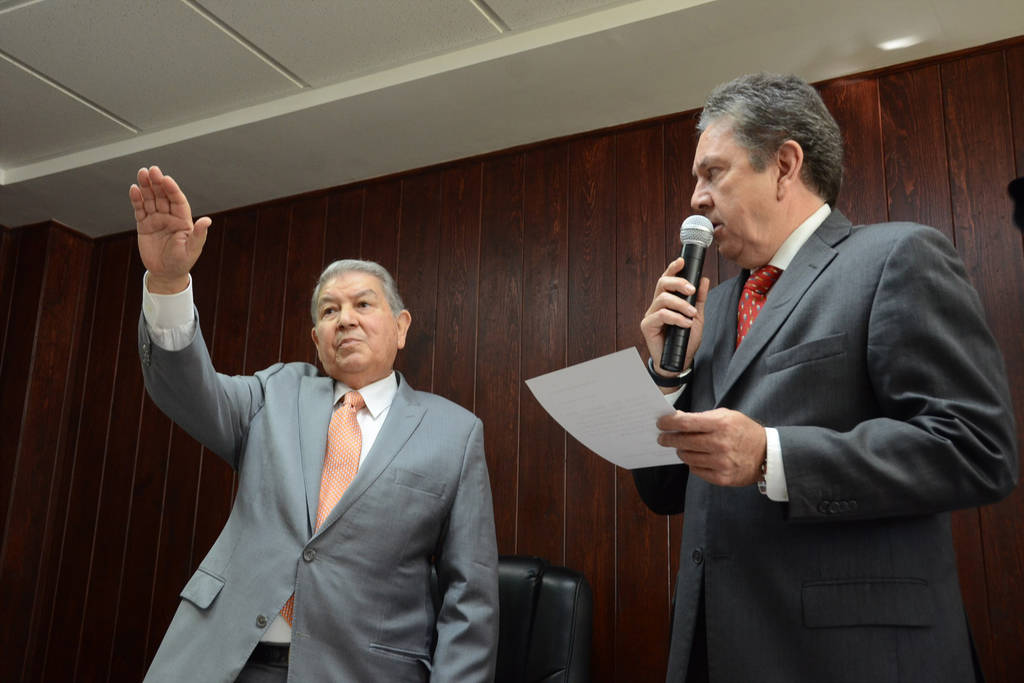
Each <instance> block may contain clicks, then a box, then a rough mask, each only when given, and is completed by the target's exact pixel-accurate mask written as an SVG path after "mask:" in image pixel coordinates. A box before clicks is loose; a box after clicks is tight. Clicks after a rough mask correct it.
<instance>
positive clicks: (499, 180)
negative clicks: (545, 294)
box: [476, 154, 523, 554]
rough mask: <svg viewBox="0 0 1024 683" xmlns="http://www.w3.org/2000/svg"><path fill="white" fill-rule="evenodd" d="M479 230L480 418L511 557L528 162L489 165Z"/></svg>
mask: <svg viewBox="0 0 1024 683" xmlns="http://www.w3.org/2000/svg"><path fill="white" fill-rule="evenodd" d="M480 223H481V237H480V239H481V246H480V285H479V289H478V303H477V310H478V311H479V313H478V332H477V358H476V414H477V416H478V417H479V418H480V419H481V420H482V421H483V423H484V447H485V450H486V452H487V469H488V471H489V473H490V477H491V495H492V496H493V499H494V524H495V529H496V531H497V535H498V552H499V553H501V554H511V553H514V552H515V550H516V498H517V493H518V492H517V476H516V472H517V471H518V467H519V404H520V400H521V398H520V393H521V387H522V380H523V376H522V371H521V364H520V363H521V349H522V329H523V328H522V314H523V155H521V154H515V155H511V156H503V157H497V158H492V159H489V160H487V161H485V162H484V164H483V182H482V194H481V210H480Z"/></svg>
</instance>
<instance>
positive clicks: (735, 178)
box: [634, 74, 1018, 683]
mask: <svg viewBox="0 0 1024 683" xmlns="http://www.w3.org/2000/svg"><path fill="white" fill-rule="evenodd" d="M698 128H699V130H700V139H699V141H698V144H697V151H696V154H695V158H694V165H693V172H694V175H695V176H696V178H697V185H696V189H695V191H694V194H693V197H692V205H693V208H694V209H695V210H697V211H699V212H700V213H702V214H704V215H705V216H706V217H707V218H709V219H710V220H711V222H712V223H713V225H714V226H715V240H716V241H717V243H718V248H719V253H720V254H722V255H723V256H725V257H726V258H728V259H730V260H732V261H734V262H735V263H737V264H739V265H740V266H741V267H742V268H743V269H744V270H743V271H742V273H741V275H740V276H739V277H737V278H733V279H731V280H729V281H727V282H724V283H722V284H721V285H720V286H718V287H716V288H715V289H713V290H711V291H710V293H708V282H707V280H706V279H704V281H703V282H701V283H698V285H699V286H698V287H697V288H696V289H697V296H696V298H695V300H694V301H695V305H691V304H690V303H687V302H686V301H684V300H683V299H682V298H681V297H680V296H677V295H690V294H692V293H693V292H694V291H695V288H694V283H690V282H687V281H685V280H683V279H682V278H679V277H676V275H675V274H676V273H678V272H679V271H680V269H681V267H682V262H681V261H680V260H677V261H676V262H674V263H672V264H671V265H670V266H669V268H668V269H667V270H666V271H665V273H664V275H663V276H662V277H661V278H660V280H659V281H658V284H657V287H656V290H655V295H654V298H653V301H652V303H651V306H650V308H649V309H648V311H647V313H646V315H645V316H644V318H643V321H642V322H641V329H642V331H643V333H644V336H645V338H646V340H647V345H648V349H649V351H650V353H651V357H652V361H653V362H652V364H651V372H652V378H653V380H654V381H655V382H656V383H657V384H659V385H660V386H662V387H663V391H664V392H665V393H666V394H668V395H669V396H670V397H671V399H673V400H675V405H676V407H677V408H678V409H679V410H677V411H676V412H675V413H673V414H671V415H669V416H666V417H664V418H662V419H661V420H660V421H659V423H658V426H659V428H660V429H661V430H662V434H661V435H660V436H659V441H660V443H662V444H664V445H667V446H671V447H674V448H675V449H676V450H677V453H678V456H679V458H680V460H682V462H683V464H679V465H669V466H666V467H661V468H651V469H646V470H637V471H635V474H634V476H635V480H636V484H637V486H638V489H639V491H640V493H641V495H642V496H643V498H644V500H645V501H646V502H647V503H648V505H650V506H651V507H652V508H653V509H654V510H656V511H658V512H661V513H666V514H671V513H675V512H682V511H685V516H684V521H683V539H682V551H681V556H680V561H679V564H680V570H679V575H678V579H677V586H676V595H675V613H674V620H673V631H672V644H671V651H670V657H669V665H668V680H669V681H673V682H678V681H682V680H686V681H709V680H710V681H713V682H728V683H733V682H736V681H759V682H760V683H772V682H778V683H798V682H802V681H806V682H808V683H811V682H814V683H821V682H824V681H827V682H829V683H842V682H844V681H845V682H849V683H867V682H871V683H886V682H893V683H895V682H896V681H904V682H918V683H925V682H928V683H942V682H949V683H962V682H963V681H970V680H974V679H975V675H976V671H975V667H974V665H973V662H972V647H971V643H970V637H969V631H968V627H967V623H966V619H965V616H964V610H963V605H962V603H961V598H960V590H959V586H958V581H957V567H956V559H955V556H954V551H953V544H952V535H951V532H950V515H949V511H951V510H954V509H956V508H965V507H971V506H976V505H981V504H984V503H989V502H992V501H996V500H998V499H1000V498H1002V497H1004V496H1006V495H1007V494H1008V493H1009V492H1010V491H1011V490H1012V489H1013V487H1014V485H1015V483H1016V480H1017V476H1018V452H1017V443H1016V433H1015V427H1014V420H1013V412H1012V409H1011V406H1010V398H1009V390H1008V387H1007V383H1006V373H1005V370H1004V368H1003V362H1002V358H1001V356H1000V353H999V350H998V348H997V347H996V344H995V342H994V340H993V338H992V335H991V334H990V333H989V331H988V328H987V326H986V324H985V319H984V315H983V311H982V307H981V303H980V301H979V299H978V296H977V294H976V293H975V291H974V289H973V288H972V287H971V285H970V283H969V282H968V280H967V277H966V274H965V272H964V267H963V264H962V263H961V261H960V259H959V258H958V256H957V254H956V251H955V250H954V249H953V246H952V245H951V244H950V243H949V241H948V240H947V239H946V238H945V237H944V236H943V235H942V234H941V233H939V231H937V230H934V229H932V228H928V227H924V226H921V225H915V224H911V223H890V224H883V225H865V226H853V225H851V223H850V221H848V220H847V219H846V218H845V217H844V216H842V215H841V214H840V213H839V212H838V211H836V210H834V208H831V207H834V205H835V199H836V195H837V193H838V191H839V185H840V181H841V176H842V138H841V136H840V133H839V128H838V126H837V125H836V123H835V120H834V119H833V118H832V116H831V115H830V114H829V112H828V110H827V109H826V108H825V105H824V104H823V103H822V101H821V98H820V97H819V96H818V94H817V93H816V92H815V90H814V89H813V88H812V87H811V86H809V85H808V84H807V83H804V82H803V81H800V80H799V79H796V78H792V77H777V76H770V75H764V74H762V75H755V76H747V77H743V78H740V79H737V80H735V81H733V82H730V83H727V84H725V85H723V86H720V87H719V88H718V89H716V90H715V91H714V92H713V93H712V94H711V96H710V97H709V98H708V101H707V103H706V105H705V108H704V110H703V113H702V115H701V119H700V123H699V126H698ZM773 281H774V284H772V282H773ZM766 291H767V293H766ZM667 325H675V326H679V327H685V328H689V329H690V331H691V332H690V338H689V346H688V349H687V351H686V358H685V362H684V366H683V367H684V371H683V373H682V374H681V375H673V374H672V373H670V372H667V371H665V370H664V369H663V368H662V367H661V365H660V363H659V361H660V358H661V352H662V348H663V346H664V343H665V341H664V340H665V335H664V332H665V327H666V326H667Z"/></svg>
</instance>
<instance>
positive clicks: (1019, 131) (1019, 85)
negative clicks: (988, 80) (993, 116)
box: [1006, 45, 1024, 178]
mask: <svg viewBox="0 0 1024 683" xmlns="http://www.w3.org/2000/svg"><path fill="white" fill-rule="evenodd" d="M1006 77H1007V82H1008V83H1007V84H1008V86H1009V99H1010V116H1011V119H1010V120H1011V123H1012V124H1013V149H1014V152H1015V155H1014V156H1015V158H1016V161H1017V163H1016V169H1015V171H1014V175H1015V176H1016V177H1018V178H1020V177H1024V45H1018V46H1016V47H1012V48H1009V49H1007V50H1006Z"/></svg>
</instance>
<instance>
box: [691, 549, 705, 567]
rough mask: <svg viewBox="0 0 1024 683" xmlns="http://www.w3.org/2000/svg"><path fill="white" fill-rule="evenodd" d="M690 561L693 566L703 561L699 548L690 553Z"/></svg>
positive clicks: (702, 554)
mask: <svg viewBox="0 0 1024 683" xmlns="http://www.w3.org/2000/svg"><path fill="white" fill-rule="evenodd" d="M690 559H691V560H693V563H694V564H700V563H701V562H703V561H704V553H703V552H702V551H701V549H700V548H695V549H694V551H693V552H692V553H690Z"/></svg>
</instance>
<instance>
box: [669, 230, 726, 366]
mask: <svg viewBox="0 0 1024 683" xmlns="http://www.w3.org/2000/svg"><path fill="white" fill-rule="evenodd" d="M714 237H715V228H714V226H713V225H712V224H711V221H709V220H708V219H707V218H705V217H704V216H700V215H695V216H690V217H689V218H687V219H686V220H685V221H683V224H682V226H680V228H679V241H680V242H682V243H683V251H682V253H681V254H680V255H681V256H682V257H683V258H684V259H686V263H684V264H683V269H682V270H681V271H679V272H678V273H676V276H677V277H681V278H683V279H685V280H689V281H690V283H691V284H692V285H693V286H694V287H696V288H699V287H700V272H701V270H703V268H704V252H706V251H707V248H708V247H710V246H711V241H712V240H713V239H714ZM674 294H675V295H676V296H678V297H681V298H683V299H685V300H686V301H687V302H688V303H690V304H693V302H694V301H695V300H696V298H697V293H696V292H694V293H693V294H691V295H690V296H683V295H682V294H679V293H678V292H674ZM667 328H668V329H667V330H666V333H665V348H664V349H663V350H662V352H661V367H662V368H663V369H665V370H667V371H669V372H682V371H683V361H684V360H685V359H686V344H687V343H688V342H689V341H690V328H688V327H677V326H676V325H668V326H667Z"/></svg>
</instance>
